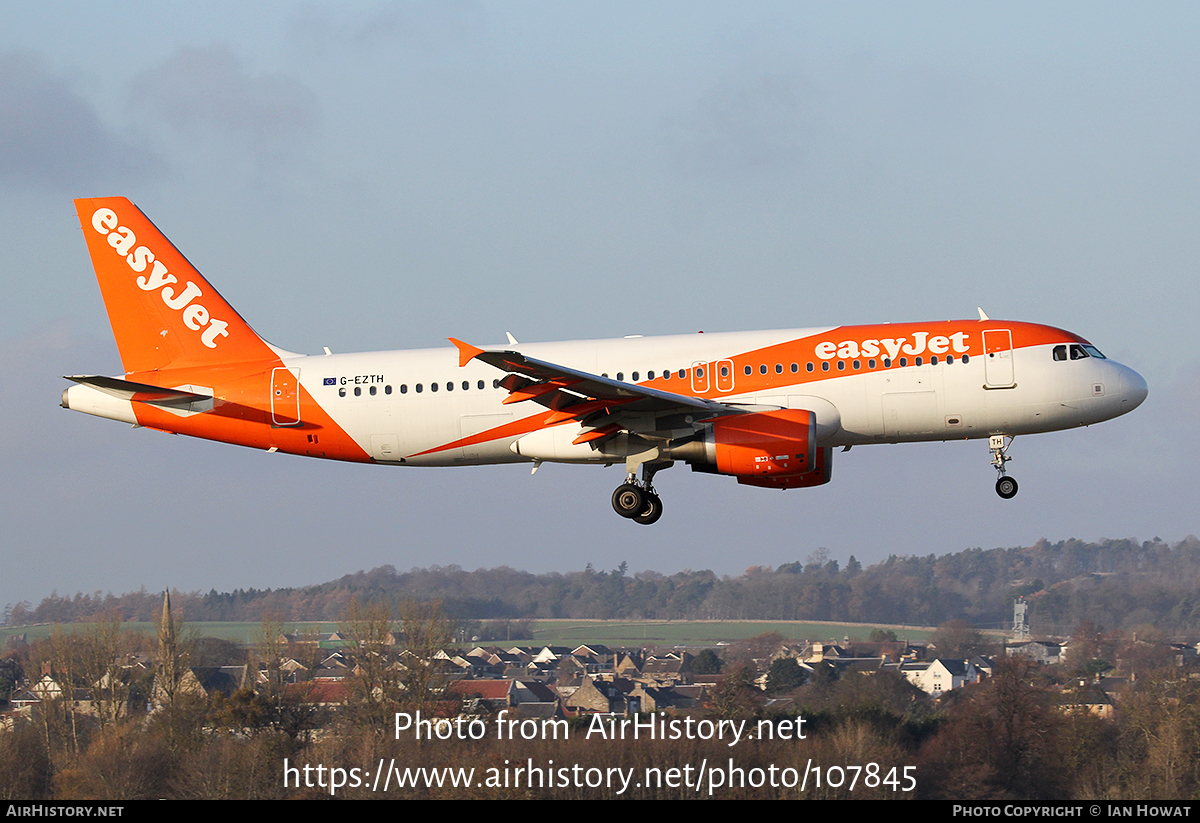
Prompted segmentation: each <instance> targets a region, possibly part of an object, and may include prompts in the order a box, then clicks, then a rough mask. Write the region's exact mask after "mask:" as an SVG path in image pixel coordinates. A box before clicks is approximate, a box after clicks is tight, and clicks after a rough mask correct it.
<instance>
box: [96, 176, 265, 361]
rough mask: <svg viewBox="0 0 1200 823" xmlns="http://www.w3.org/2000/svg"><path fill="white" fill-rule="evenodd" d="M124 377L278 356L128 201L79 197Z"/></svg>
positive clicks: (116, 198) (117, 198)
mask: <svg viewBox="0 0 1200 823" xmlns="http://www.w3.org/2000/svg"><path fill="white" fill-rule="evenodd" d="M75 209H76V211H77V212H78V213H79V223H80V225H81V226H82V227H83V235H84V238H85V239H86V240H87V245H88V253H89V254H91V257H92V265H93V266H94V267H95V269H96V279H97V280H99V282H100V293H101V294H102V295H103V297H104V305H105V308H107V310H108V320H109V322H110V323H111V324H112V330H113V336H114V337H115V338H116V341H117V349H118V350H119V351H120V353H121V362H122V364H123V365H124V367H125V371H126V373H132V372H147V371H155V370H157V369H163V368H166V367H167V366H171V367H180V366H193V365H206V364H215V363H228V362H236V361H246V360H265V359H273V358H274V357H275V352H274V351H273V350H272V349H271V347H270V346H268V345H267V344H266V343H265V342H263V340H262V338H260V337H259V336H258V335H257V334H255V333H254V330H253V329H251V328H250V326H249V325H247V323H246V321H245V320H243V319H242V318H241V316H240V315H238V313H237V312H236V311H234V310H233V307H231V306H230V305H229V304H228V303H226V302H225V300H224V298H222V297H221V295H220V294H218V293H217V290H216V289H214V288H213V287H212V286H211V285H210V284H209V282H208V281H207V280H205V279H204V277H203V276H201V274H200V272H198V271H196V269H195V268H194V267H193V266H192V264H191V263H189V262H188V261H187V258H186V257H184V256H183V255H182V254H180V253H179V250H178V249H176V248H175V246H174V245H172V244H171V241H170V240H168V239H167V238H166V236H164V235H163V233H162V232H160V231H159V230H158V228H157V227H155V225H154V224H153V223H151V222H150V220H149V218H147V217H146V215H144V214H142V212H141V210H140V209H138V207H137V206H135V205H133V203H131V202H129V201H128V200H126V199H125V198H124V197H101V198H95V199H87V200H76V201H75Z"/></svg>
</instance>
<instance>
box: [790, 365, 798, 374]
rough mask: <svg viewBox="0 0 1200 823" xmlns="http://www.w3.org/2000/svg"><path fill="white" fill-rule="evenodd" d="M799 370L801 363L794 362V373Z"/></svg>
mask: <svg viewBox="0 0 1200 823" xmlns="http://www.w3.org/2000/svg"><path fill="white" fill-rule="evenodd" d="M798 371H800V364H799V363H793V364H792V374H795V373H796V372H798Z"/></svg>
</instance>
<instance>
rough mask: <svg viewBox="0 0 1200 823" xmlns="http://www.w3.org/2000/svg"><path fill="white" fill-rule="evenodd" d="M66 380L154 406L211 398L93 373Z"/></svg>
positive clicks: (74, 376)
mask: <svg viewBox="0 0 1200 823" xmlns="http://www.w3.org/2000/svg"><path fill="white" fill-rule="evenodd" d="M64 377H66V379H67V380H73V381H75V382H76V383H79V384H80V385H82V386H90V387H91V388H93V389H96V390H97V391H102V392H104V393H105V394H107V395H111V396H112V397H116V398H118V399H120V400H130V401H136V402H139V403H153V404H155V405H156V406H171V407H187V406H190V405H191V404H192V403H199V402H203V401H205V400H212V395H211V394H196V393H195V392H190V391H183V390H182V389H164V388H162V387H161V386H151V385H149V384H147V383H134V382H133V381H131V380H121V379H120V378H116V377H103V376H101V375H94V374H77V375H69V374H68V375H64Z"/></svg>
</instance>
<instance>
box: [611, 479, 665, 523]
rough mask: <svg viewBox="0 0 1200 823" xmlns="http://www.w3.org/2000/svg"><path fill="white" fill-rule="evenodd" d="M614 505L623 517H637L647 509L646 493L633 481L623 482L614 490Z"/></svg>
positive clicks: (660, 506) (615, 509)
mask: <svg viewBox="0 0 1200 823" xmlns="http://www.w3.org/2000/svg"><path fill="white" fill-rule="evenodd" d="M612 505H613V511H615V512H616V513H617V514H619V515H621V516H622V517H637V516H638V515H640V514H641V513H642V512H643V511H644V510H645V509H646V493H645V492H643V491H642V490H641V489H639V488H638V487H637V486H635V485H633V484H632V483H623V484H621V485H620V486H617V490H616V491H615V492H613V496H612ZM661 508H662V505H661V504H659V509H661Z"/></svg>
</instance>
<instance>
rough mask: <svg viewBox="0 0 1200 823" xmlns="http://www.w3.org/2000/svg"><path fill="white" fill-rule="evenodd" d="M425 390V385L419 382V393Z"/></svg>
mask: <svg viewBox="0 0 1200 823" xmlns="http://www.w3.org/2000/svg"><path fill="white" fill-rule="evenodd" d="M424 390H425V387H424V386H422V385H421V384H420V383H418V384H417V394H420V393H421V392H423V391H424Z"/></svg>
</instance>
